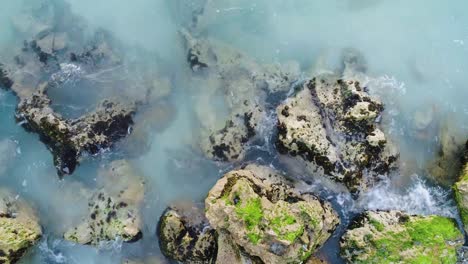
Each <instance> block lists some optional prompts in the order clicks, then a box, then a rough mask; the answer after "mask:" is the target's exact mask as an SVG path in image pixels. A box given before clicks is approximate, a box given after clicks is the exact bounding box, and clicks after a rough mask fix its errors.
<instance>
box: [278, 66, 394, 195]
mask: <svg viewBox="0 0 468 264" xmlns="http://www.w3.org/2000/svg"><path fill="white" fill-rule="evenodd" d="M347 59H348V60H350V61H354V60H353V59H352V57H348V58H347ZM354 64H355V63H346V62H345V65H346V68H345V71H344V72H345V73H346V75H347V76H352V74H351V73H350V72H351V71H352V70H350V69H348V68H350V67H352V68H353V69H354V68H357V69H359V67H357V66H356V65H354ZM383 110H384V107H383V104H382V103H381V102H380V101H379V100H378V99H376V98H373V97H372V96H371V95H370V94H369V93H368V91H367V87H363V86H362V85H361V83H360V82H359V81H357V80H354V79H342V78H340V76H338V75H335V74H322V75H319V76H317V77H315V78H312V79H311V80H308V81H305V83H304V84H303V85H302V87H299V88H298V89H297V91H296V93H295V94H294V95H292V96H291V97H290V98H288V99H286V101H285V102H284V103H282V104H281V105H280V106H279V107H278V108H277V115H278V140H277V147H278V150H279V151H280V153H282V154H288V155H290V156H293V157H298V158H299V159H301V160H302V161H304V163H305V165H306V167H307V169H308V170H309V171H310V172H311V173H312V174H319V175H324V176H326V177H328V178H331V179H332V180H334V181H337V182H342V183H344V184H345V186H346V187H348V189H349V190H350V191H351V192H354V193H356V192H359V191H361V190H364V189H366V188H367V187H369V186H371V185H372V184H373V183H374V182H375V181H376V180H378V178H379V177H380V176H385V175H387V174H388V172H389V171H390V170H391V169H392V168H393V167H394V166H395V165H396V164H395V163H396V160H397V159H398V154H397V152H396V151H395V149H394V147H393V146H392V144H391V142H390V141H389V139H388V138H387V136H386V135H385V134H384V132H383V129H382V128H381V126H380V125H379V120H380V118H381V114H382V111H383Z"/></svg>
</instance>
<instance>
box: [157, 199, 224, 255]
mask: <svg viewBox="0 0 468 264" xmlns="http://www.w3.org/2000/svg"><path fill="white" fill-rule="evenodd" d="M158 236H159V244H160V246H161V250H162V252H163V254H164V255H165V256H167V257H169V258H171V259H174V260H177V261H180V262H183V263H214V262H215V259H216V251H217V242H216V233H215V230H214V229H213V228H211V227H210V226H209V224H208V221H207V219H206V218H205V216H204V214H203V210H202V209H201V208H199V207H197V206H196V205H181V204H179V205H175V206H172V207H169V208H168V209H167V210H166V212H165V213H164V214H163V215H162V217H161V219H160V220H159V225H158Z"/></svg>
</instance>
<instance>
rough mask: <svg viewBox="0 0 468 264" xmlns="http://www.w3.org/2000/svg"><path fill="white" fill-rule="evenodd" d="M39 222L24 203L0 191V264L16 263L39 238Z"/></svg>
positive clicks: (10, 194) (3, 190) (9, 193)
mask: <svg viewBox="0 0 468 264" xmlns="http://www.w3.org/2000/svg"><path fill="white" fill-rule="evenodd" d="M41 235H42V231H41V227H40V225H39V220H38V218H37V216H36V214H35V212H34V210H33V208H32V207H30V206H29V205H28V204H27V203H26V202H25V201H23V200H22V199H18V197H17V196H16V195H14V194H13V193H11V192H10V191H8V190H6V189H0V263H16V262H18V260H19V259H20V258H21V257H22V256H23V255H24V254H25V253H26V251H27V250H28V249H29V248H31V247H32V246H34V245H35V244H36V242H37V241H38V240H39V239H40V238H41Z"/></svg>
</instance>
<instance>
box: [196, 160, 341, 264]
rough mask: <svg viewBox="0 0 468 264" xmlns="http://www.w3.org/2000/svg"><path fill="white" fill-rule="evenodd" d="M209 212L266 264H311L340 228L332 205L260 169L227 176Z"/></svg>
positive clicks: (213, 193)
mask: <svg viewBox="0 0 468 264" xmlns="http://www.w3.org/2000/svg"><path fill="white" fill-rule="evenodd" d="M205 207H206V217H207V218H208V220H209V222H210V224H211V226H212V227H213V228H214V229H216V230H217V232H218V233H219V232H224V233H225V234H226V235H227V236H229V237H230V240H231V241H232V243H234V244H235V245H236V246H237V247H239V248H242V249H243V250H244V251H245V253H246V254H248V256H249V257H250V258H251V259H257V260H258V261H260V263H261V262H263V263H300V262H301V261H305V260H307V259H308V258H309V257H310V256H311V254H312V253H313V252H314V251H315V250H316V249H317V248H319V247H320V246H321V245H322V244H323V243H324V242H325V241H326V240H327V239H328V238H329V237H330V234H331V233H332V232H333V230H334V229H335V227H336V226H337V225H338V223H339V219H338V216H337V215H336V213H335V212H334V210H333V208H332V207H331V206H330V204H328V203H327V202H323V201H320V200H319V199H318V198H317V197H315V196H313V195H311V194H301V193H299V192H298V191H297V190H296V189H294V188H293V187H292V182H289V181H288V180H286V179H285V178H284V176H282V175H280V174H278V173H277V172H275V171H273V170H272V169H271V168H269V167H261V166H256V165H248V166H247V167H246V168H244V169H241V170H236V171H231V172H229V173H227V174H226V175H225V176H224V177H223V178H222V179H220V180H219V181H218V182H217V183H216V185H215V186H214V187H213V188H212V189H211V191H210V192H209V194H208V197H207V198H206V200H205ZM218 246H219V245H218ZM234 252H235V250H234ZM234 255H236V254H234ZM237 255H239V254H237Z"/></svg>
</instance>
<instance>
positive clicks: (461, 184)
mask: <svg viewBox="0 0 468 264" xmlns="http://www.w3.org/2000/svg"><path fill="white" fill-rule="evenodd" d="M460 161H461V162H463V164H464V165H463V167H462V170H461V172H460V178H459V179H458V181H457V182H456V183H455V185H454V187H453V189H454V193H455V200H456V202H457V205H458V210H459V211H460V216H461V219H462V222H463V226H464V229H465V232H468V141H467V142H466V146H465V153H464V155H463V158H461V159H460Z"/></svg>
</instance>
